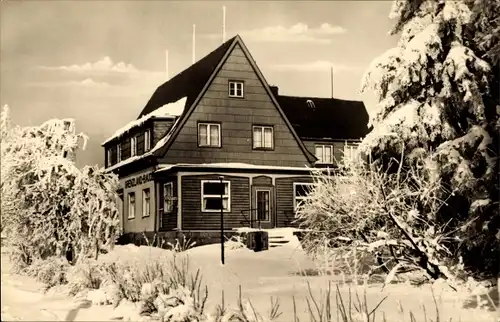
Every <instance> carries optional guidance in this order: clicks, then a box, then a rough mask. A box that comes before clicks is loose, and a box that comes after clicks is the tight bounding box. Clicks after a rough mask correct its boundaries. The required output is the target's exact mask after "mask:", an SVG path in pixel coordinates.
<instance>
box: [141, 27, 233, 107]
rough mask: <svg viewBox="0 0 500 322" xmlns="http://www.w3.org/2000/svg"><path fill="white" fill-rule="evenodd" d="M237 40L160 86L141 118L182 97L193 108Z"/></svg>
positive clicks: (221, 47) (230, 41) (227, 42)
mask: <svg viewBox="0 0 500 322" xmlns="http://www.w3.org/2000/svg"><path fill="white" fill-rule="evenodd" d="M235 38H236V36H235V37H233V38H231V39H229V40H227V41H226V42H225V43H223V44H222V45H220V46H219V47H217V48H216V49H215V50H213V51H212V52H211V53H209V54H208V55H206V56H205V57H203V58H201V59H200V60H199V61H197V62H196V63H194V64H192V65H191V66H189V67H188V68H187V69H185V70H184V71H182V72H181V73H179V74H177V75H175V76H174V77H173V78H171V79H169V80H168V81H167V82H165V83H164V84H162V85H160V86H159V87H158V88H157V89H156V91H155V92H154V93H153V95H152V96H151V98H150V99H149V101H148V103H147V104H146V106H145V107H144V109H143V110H142V111H141V114H140V115H139V117H141V116H143V115H146V114H149V113H151V112H152V111H154V110H155V109H157V108H158V107H160V106H163V105H165V104H168V103H170V102H174V101H177V100H179V98H180V97H187V104H186V105H187V106H191V104H193V102H194V101H195V100H196V98H197V97H198V95H199V94H200V92H201V91H202V89H203V87H204V86H205V84H206V83H207V82H208V79H209V78H210V76H211V75H212V73H213V71H214V70H215V68H216V67H217V65H218V64H219V62H220V61H221V60H222V58H223V57H224V55H225V54H226V52H227V51H228V49H229V48H230V47H231V44H232V43H233V41H234V39H235Z"/></svg>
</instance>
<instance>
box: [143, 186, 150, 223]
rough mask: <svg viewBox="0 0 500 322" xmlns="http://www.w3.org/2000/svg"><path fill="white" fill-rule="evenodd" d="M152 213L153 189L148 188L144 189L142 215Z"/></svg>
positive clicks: (145, 215)
mask: <svg viewBox="0 0 500 322" xmlns="http://www.w3.org/2000/svg"><path fill="white" fill-rule="evenodd" d="M149 215H151V190H150V189H149V188H146V189H144V190H142V216H143V217H148V216H149Z"/></svg>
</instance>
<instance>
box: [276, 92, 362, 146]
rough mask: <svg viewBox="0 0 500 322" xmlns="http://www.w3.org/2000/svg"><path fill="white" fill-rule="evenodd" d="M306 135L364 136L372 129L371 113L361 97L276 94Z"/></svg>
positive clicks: (340, 137) (283, 107)
mask: <svg viewBox="0 0 500 322" xmlns="http://www.w3.org/2000/svg"><path fill="white" fill-rule="evenodd" d="M275 97H276V99H277V100H278V102H279V104H280V106H281V108H282V109H283V111H284V112H285V114H286V116H287V118H288V120H289V121H290V123H292V125H293V127H294V128H295V131H297V133H298V135H299V136H300V137H301V138H302V139H325V138H329V139H338V140H349V139H360V138H363V137H364V136H366V135H367V134H368V133H369V132H370V128H369V127H368V122H369V116H368V112H367V111H366V108H365V105H364V104H363V102H360V101H347V100H341V99H336V98H317V97H298V96H285V95H275Z"/></svg>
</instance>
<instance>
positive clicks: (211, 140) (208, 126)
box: [198, 123, 221, 147]
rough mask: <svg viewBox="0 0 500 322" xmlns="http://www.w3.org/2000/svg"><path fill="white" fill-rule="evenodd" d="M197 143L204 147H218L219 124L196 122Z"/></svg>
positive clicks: (219, 137)
mask: <svg viewBox="0 0 500 322" xmlns="http://www.w3.org/2000/svg"><path fill="white" fill-rule="evenodd" d="M198 145H199V146H206V147H220V146H221V135H220V124H218V123H198Z"/></svg>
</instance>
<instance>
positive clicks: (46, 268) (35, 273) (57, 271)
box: [23, 257, 70, 290]
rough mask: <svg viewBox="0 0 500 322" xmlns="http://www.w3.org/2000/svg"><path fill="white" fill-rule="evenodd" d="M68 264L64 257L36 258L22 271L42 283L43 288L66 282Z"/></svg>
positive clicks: (46, 288)
mask: <svg viewBox="0 0 500 322" xmlns="http://www.w3.org/2000/svg"><path fill="white" fill-rule="evenodd" d="M69 267H70V264H69V263H68V261H67V260H66V258H64V257H49V258H47V259H45V260H42V259H36V260H35V261H33V262H32V263H31V265H30V266H27V267H26V268H25V269H24V270H23V272H24V273H26V274H27V275H28V276H31V277H34V278H35V279H36V280H37V281H39V282H41V283H43V284H44V287H45V290H48V289H50V288H52V287H54V286H58V285H63V284H66V283H67V282H68V280H67V276H66V273H67V271H68V269H69Z"/></svg>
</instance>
